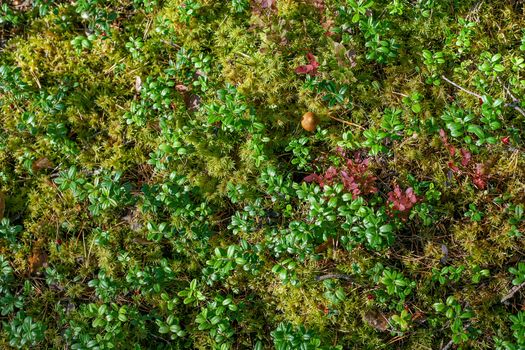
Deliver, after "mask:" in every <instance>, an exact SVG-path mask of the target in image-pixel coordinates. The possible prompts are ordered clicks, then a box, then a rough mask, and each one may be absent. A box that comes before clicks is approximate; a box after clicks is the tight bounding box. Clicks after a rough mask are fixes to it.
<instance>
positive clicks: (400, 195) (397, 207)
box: [388, 184, 421, 220]
mask: <svg viewBox="0 0 525 350" xmlns="http://www.w3.org/2000/svg"><path fill="white" fill-rule="evenodd" d="M420 200H421V199H420V198H418V197H417V196H416V195H415V193H414V190H413V189H412V187H409V188H407V189H406V190H405V191H404V192H403V191H402V190H401V188H400V187H399V185H397V184H396V185H395V187H394V190H393V191H391V192H389V193H388V203H390V204H392V206H391V208H392V209H393V210H394V211H396V212H397V213H398V214H399V216H400V217H401V218H402V219H404V220H405V219H406V218H407V217H408V214H410V210H411V209H412V207H413V206H414V205H416V203H417V202H419V201H420Z"/></svg>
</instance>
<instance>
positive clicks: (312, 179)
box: [303, 174, 321, 183]
mask: <svg viewBox="0 0 525 350" xmlns="http://www.w3.org/2000/svg"><path fill="white" fill-rule="evenodd" d="M320 180H321V177H320V176H319V175H317V174H310V175H308V176H306V177H305V178H304V179H303V181H304V182H317V183H319V182H320Z"/></svg>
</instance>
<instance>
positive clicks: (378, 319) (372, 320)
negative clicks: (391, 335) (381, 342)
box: [363, 310, 388, 332]
mask: <svg viewBox="0 0 525 350" xmlns="http://www.w3.org/2000/svg"><path fill="white" fill-rule="evenodd" d="M363 318H364V320H365V321H366V322H367V323H368V324H369V325H370V326H372V327H374V328H375V329H377V330H378V331H381V332H384V331H386V330H387V329H388V319H387V318H386V316H385V315H383V314H382V313H381V312H379V311H376V310H371V311H367V313H365V315H364V316H363Z"/></svg>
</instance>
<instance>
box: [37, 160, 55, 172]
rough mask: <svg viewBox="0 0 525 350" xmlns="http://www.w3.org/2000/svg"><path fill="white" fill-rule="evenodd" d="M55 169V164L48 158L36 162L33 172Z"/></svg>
mask: <svg viewBox="0 0 525 350" xmlns="http://www.w3.org/2000/svg"><path fill="white" fill-rule="evenodd" d="M51 168H53V163H51V161H50V160H49V159H47V158H45V157H44V158H40V159H39V160H37V161H36V162H34V163H33V171H39V170H43V169H51Z"/></svg>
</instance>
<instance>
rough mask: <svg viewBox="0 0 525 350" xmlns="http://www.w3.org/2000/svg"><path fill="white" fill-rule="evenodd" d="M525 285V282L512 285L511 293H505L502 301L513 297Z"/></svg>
mask: <svg viewBox="0 0 525 350" xmlns="http://www.w3.org/2000/svg"><path fill="white" fill-rule="evenodd" d="M523 287H525V282H523V283H522V284H519V285H517V286H514V287H512V288H511V289H510V291H509V293H508V294H507V295H505V296H504V297H503V298H501V302H502V303H505V302H506V301H507V300H509V299H510V298H512V297H513V296H514V294H516V293H517V292H518V291H519V290H520V289H521V288H523Z"/></svg>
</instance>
